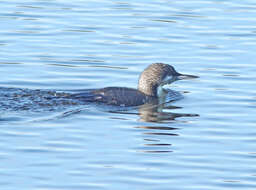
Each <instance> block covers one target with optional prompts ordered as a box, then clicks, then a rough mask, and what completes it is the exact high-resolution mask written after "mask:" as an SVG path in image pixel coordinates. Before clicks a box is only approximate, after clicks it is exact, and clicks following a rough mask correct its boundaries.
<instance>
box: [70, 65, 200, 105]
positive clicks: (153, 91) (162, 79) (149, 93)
mask: <svg viewBox="0 0 256 190" xmlns="http://www.w3.org/2000/svg"><path fill="white" fill-rule="evenodd" d="M189 78H198V77H197V76H194V75H188V74H181V73H178V72H177V71H176V70H175V69H174V67H173V66H171V65H169V64H164V63H153V64H151V65H149V66H148V67H147V68H146V69H144V71H143V72H142V73H141V74H140V77H139V80H138V87H137V89H135V88H127V87H105V88H100V89H87V90H84V91H83V92H81V93H74V94H71V95H70V96H69V97H70V98H76V99H79V100H82V101H85V102H98V103H105V104H107V105H113V106H125V107H128V106H139V105H143V104H146V103H152V102H159V101H160V99H162V96H163V94H164V93H171V96H172V94H174V95H175V94H177V93H174V92H175V91H165V89H164V88H163V86H164V85H166V84H170V83H172V82H174V81H176V80H181V79H189Z"/></svg>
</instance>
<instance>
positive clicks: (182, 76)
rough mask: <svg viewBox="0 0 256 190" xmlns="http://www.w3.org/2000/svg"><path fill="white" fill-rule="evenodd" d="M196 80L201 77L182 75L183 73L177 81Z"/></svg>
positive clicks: (179, 74)
mask: <svg viewBox="0 0 256 190" xmlns="http://www.w3.org/2000/svg"><path fill="white" fill-rule="evenodd" d="M195 78H199V77H198V76H195V75H187V74H181V73H178V75H177V79H178V80H183V79H195Z"/></svg>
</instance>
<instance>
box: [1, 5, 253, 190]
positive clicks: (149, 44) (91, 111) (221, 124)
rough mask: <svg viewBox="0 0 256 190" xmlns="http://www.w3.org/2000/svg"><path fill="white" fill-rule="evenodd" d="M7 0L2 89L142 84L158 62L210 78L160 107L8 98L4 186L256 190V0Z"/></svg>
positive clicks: (184, 86)
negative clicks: (30, 103) (45, 104)
mask: <svg viewBox="0 0 256 190" xmlns="http://www.w3.org/2000/svg"><path fill="white" fill-rule="evenodd" d="M0 5H1V11H0V22H1V28H0V36H1V38H0V72H1V81H0V87H1V88H17V89H32V90H35V89H41V90H63V89H67V90H76V89H82V88H83V89H86V88H100V87H106V86H126V87H136V85H137V80H138V76H139V74H140V72H141V71H142V70H143V69H144V68H145V67H146V66H148V65H149V64H150V63H153V62H164V63H169V64H172V65H173V66H174V67H175V68H176V69H177V71H180V72H182V73H187V74H194V75H198V76H200V78H199V79H195V80H186V81H185V80H184V81H178V82H176V83H174V84H173V85H172V87H173V89H174V90H177V91H180V92H184V99H182V100H180V101H177V102H175V103H172V104H171V105H169V107H168V108H166V109H164V110H162V112H160V113H159V112H158V110H154V109H153V110H148V109H146V111H145V110H143V108H141V109H140V110H136V109H135V110H134V109H131V110H128V111H127V110H126V111H125V112H123V111H122V110H118V109H117V110H116V109H114V108H112V107H107V106H106V107H104V106H96V105H65V106H60V105H57V106H55V107H52V108H53V109H42V107H40V106H39V107H36V109H16V110H10V109H3V107H2V108H1V111H0V139H1V140H0V168H1V170H0V175H1V178H0V187H1V189H5V190H9V189H10V190H12V189H38V190H39V189H40V190H43V189H48V190H58V189H161V190H164V189H174V190H176V189H177V190H178V189H182V190H184V189H189V190H191V189H195V190H198V189H204V190H206V189H207V190H215V189H255V188H256V183H255V176H256V164H255V163H256V152H255V146H256V141H255V134H256V128H255V114H256V111H255V108H256V90H255V79H256V78H255V75H254V71H255V63H254V62H255V61H254V54H255V51H256V46H255V45H256V27H255V22H256V19H255V15H256V3H255V2H254V1H253V0H244V1H241V2H240V1H235V0H231V1H217V0H211V1H210V0H206V1H205V0H197V1H190V0H183V1H167V0H158V1H139V2H138V1H125V0H123V1H103V0H101V1H97V0H91V1H78V0H77V1H64V0H63V1H55V0H41V1H40V0H39V1H36V0H34V1H29V0H28V1H22V2H20V1H1V2H0ZM2 92H3V91H2ZM18 100H19V101H20V99H18ZM4 103H9V102H8V101H5V102H4ZM21 103H22V101H21ZM12 105H13V104H12Z"/></svg>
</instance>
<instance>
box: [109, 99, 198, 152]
mask: <svg viewBox="0 0 256 190" xmlns="http://www.w3.org/2000/svg"><path fill="white" fill-rule="evenodd" d="M180 109H182V107H178V106H173V105H172V102H169V103H165V104H154V103H152V104H144V105H142V106H139V107H138V110H137V111H138V112H132V111H112V113H118V114H136V115H138V116H139V121H140V122H141V123H142V124H143V123H145V122H146V123H147V125H140V126H135V127H134V128H135V129H138V130H141V133H142V135H143V136H145V137H146V138H143V140H144V141H145V143H144V144H143V147H141V148H140V150H139V152H144V153H168V152H172V148H171V147H172V144H171V143H169V139H170V141H171V139H172V138H174V137H176V136H179V132H178V131H179V130H180V129H181V128H179V127H174V126H177V125H175V123H176V122H178V121H176V118H182V117H197V116H199V115H198V114H191V113H177V111H178V110H180ZM150 123H151V124H153V125H151V124H150ZM172 125H173V126H172ZM163 139H164V140H165V141H166V139H167V141H168V142H162V141H163Z"/></svg>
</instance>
